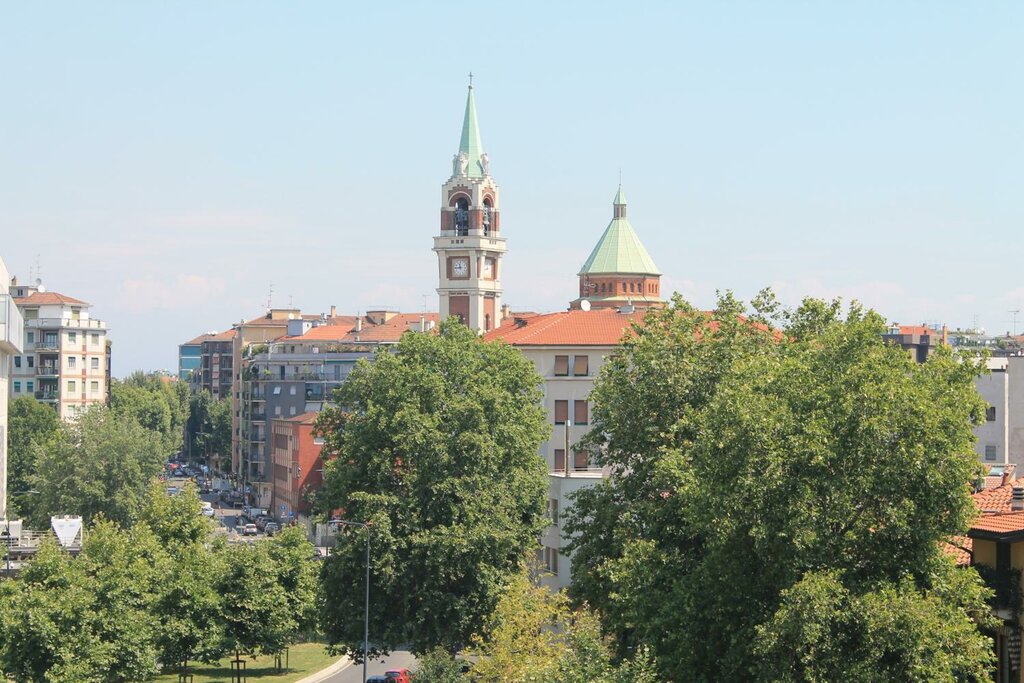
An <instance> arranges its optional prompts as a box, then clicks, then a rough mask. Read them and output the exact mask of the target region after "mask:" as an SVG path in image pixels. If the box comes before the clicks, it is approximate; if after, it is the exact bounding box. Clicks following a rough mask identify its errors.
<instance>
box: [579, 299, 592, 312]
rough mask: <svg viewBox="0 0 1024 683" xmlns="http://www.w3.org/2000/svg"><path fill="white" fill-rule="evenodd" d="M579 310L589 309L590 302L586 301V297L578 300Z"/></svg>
mask: <svg viewBox="0 0 1024 683" xmlns="http://www.w3.org/2000/svg"><path fill="white" fill-rule="evenodd" d="M580 310H581V311H589V310H590V302H589V301H587V300H586V299H584V300H583V301H581V302H580Z"/></svg>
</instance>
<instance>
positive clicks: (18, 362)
mask: <svg viewBox="0 0 1024 683" xmlns="http://www.w3.org/2000/svg"><path fill="white" fill-rule="evenodd" d="M14 367H16V368H20V367H21V356H15V357H14Z"/></svg>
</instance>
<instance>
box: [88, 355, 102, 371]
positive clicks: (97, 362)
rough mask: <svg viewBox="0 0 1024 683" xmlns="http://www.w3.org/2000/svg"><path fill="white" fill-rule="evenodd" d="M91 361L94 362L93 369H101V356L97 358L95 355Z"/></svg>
mask: <svg viewBox="0 0 1024 683" xmlns="http://www.w3.org/2000/svg"><path fill="white" fill-rule="evenodd" d="M89 361H90V363H91V364H92V369H93V370H99V369H100V359H99V358H96V357H95V356H94V357H92V358H90V359H89Z"/></svg>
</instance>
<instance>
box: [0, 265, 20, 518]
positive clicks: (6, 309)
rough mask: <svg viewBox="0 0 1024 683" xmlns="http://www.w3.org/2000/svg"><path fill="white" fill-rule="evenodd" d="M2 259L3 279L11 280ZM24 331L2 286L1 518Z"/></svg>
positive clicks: (4, 508) (0, 272)
mask: <svg viewBox="0 0 1024 683" xmlns="http://www.w3.org/2000/svg"><path fill="white" fill-rule="evenodd" d="M10 278H11V276H10V275H9V274H8V273H7V266H6V265H4V261H3V259H0V282H3V283H7V282H10ZM24 338H25V331H24V327H23V323H22V318H21V313H20V312H19V311H18V306H17V305H16V304H15V303H14V300H13V299H12V298H11V295H10V294H8V293H7V292H6V291H4V290H3V288H0V519H2V520H5V521H6V519H7V392H8V391H10V372H11V366H12V364H13V362H12V360H11V359H12V358H13V357H14V356H16V355H18V354H20V353H21V349H22V344H23V343H24V342H23V340H24Z"/></svg>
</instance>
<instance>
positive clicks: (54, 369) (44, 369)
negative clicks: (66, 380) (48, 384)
mask: <svg viewBox="0 0 1024 683" xmlns="http://www.w3.org/2000/svg"><path fill="white" fill-rule="evenodd" d="M36 376H37V377H59V376H60V368H59V367H58V366H56V365H53V364H50V363H41V364H40V365H39V367H38V368H36Z"/></svg>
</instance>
